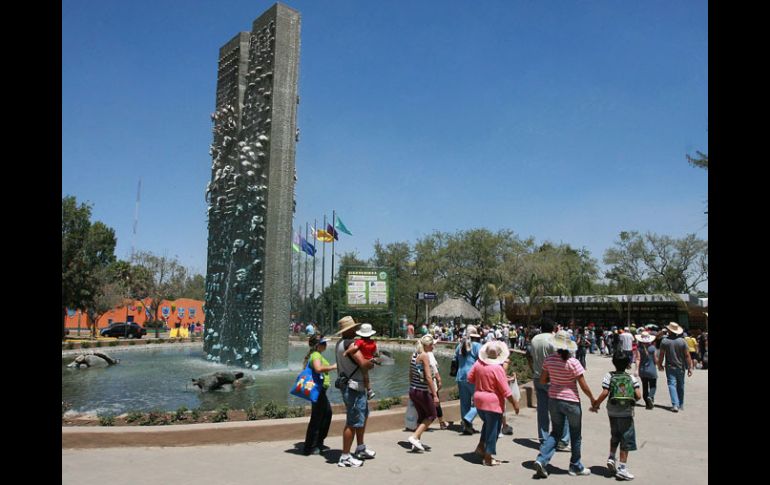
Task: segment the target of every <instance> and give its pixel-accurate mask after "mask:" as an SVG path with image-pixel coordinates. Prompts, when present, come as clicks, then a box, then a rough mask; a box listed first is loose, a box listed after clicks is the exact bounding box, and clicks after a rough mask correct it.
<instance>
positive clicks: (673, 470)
mask: <svg viewBox="0 0 770 485" xmlns="http://www.w3.org/2000/svg"><path fill="white" fill-rule="evenodd" d="M587 364H588V370H587V372H586V380H587V381H588V384H589V385H590V386H591V390H592V391H593V393H594V395H595V396H598V394H599V392H600V391H601V379H602V376H603V375H604V374H605V373H606V372H607V371H609V370H610V369H611V368H612V363H611V361H610V359H609V358H606V357H600V356H597V355H590V354H589V355H588V356H587ZM404 379H406V376H405V377H404ZM331 392H337V391H336V390H332V391H331ZM580 394H581V399H582V400H583V411H584V414H583V445H582V461H583V463H584V464H585V466H586V467H588V468H590V469H591V471H592V475H591V476H588V477H572V476H569V475H568V474H567V468H568V463H569V453H568V452H566V453H565V452H558V453H556V455H555V456H554V458H553V459H552V460H551V463H550V465H549V466H548V472H549V474H550V476H549V477H548V478H547V479H545V480H547V483H552V484H558V483H574V482H575V481H578V482H581V483H608V482H609V481H612V482H615V481H616V479H615V478H614V477H612V478H610V477H608V471H607V469H606V467H605V462H606V458H607V454H608V451H609V433H610V432H609V420H608V418H607V411H606V401H605V403H603V404H602V409H601V410H600V411H599V413H598V414H596V413H591V412H589V411H588V407H589V406H588V405H587V404H586V398H585V396H584V395H583V394H582V392H581V393H580ZM523 404H524V403H522V410H521V414H520V415H519V416H515V417H513V418H512V419H509V424H512V425H513V428H514V434H513V436H505V437H502V438H500V439H499V440H498V444H497V450H498V453H497V455H496V457H497V458H498V459H499V460H502V461H503V464H502V465H500V466H497V467H484V466H482V465H481V459H480V458H479V457H477V456H476V455H475V454H474V453H473V450H474V448H475V446H476V444H477V443H478V437H479V435H478V434H476V435H473V436H463V435H460V434H459V433H457V432H455V431H451V430H446V431H441V430H439V429H438V425H437V423H436V424H434V426H433V427H432V429H431V430H430V431H428V432H426V433H425V434H424V435H423V439H422V441H423V443H424V444H426V445H428V446H430V447H431V450H430V451H426V452H425V453H421V454H416V453H412V452H411V451H410V445H409V444H408V442H407V438H408V436H409V435H410V432H408V431H403V430H395V431H385V432H379V433H368V434H367V435H366V437H367V439H366V442H367V445H368V446H369V447H370V448H372V449H374V450H376V451H377V457H376V458H375V459H373V460H368V461H366V462H365V464H364V466H363V467H361V468H339V467H337V459H338V458H339V455H340V449H339V448H340V447H341V442H342V439H341V438H340V437H333V438H330V439H328V440H327V443H326V444H327V445H329V446H331V447H332V449H331V450H330V451H328V452H327V453H326V456H309V457H306V456H303V455H301V454H299V453H298V451H297V450H296V446H297V445H299V443H298V442H297V441H298V440H288V441H274V442H262V443H246V444H234V445H216V446H193V447H169V448H148V447H138V448H104V449H65V450H62V483H63V484H77V485H104V484H109V485H123V484H132V485H133V484H138V483H141V484H143V485H154V484H158V485H161V484H162V485H168V484H176V483H179V484H185V485H196V484H201V485H203V484H205V485H211V484H216V485H231V484H232V485H240V484H273V483H275V484H288V483H313V484H327V483H328V484H339V483H346V482H351V481H353V480H355V481H356V482H357V483H366V484H367V485H372V484H380V483H382V484H410V485H413V484H416V483H437V484H438V483H442V484H455V483H468V484H470V483H476V482H477V483H484V484H485V485H491V484H512V483H521V482H522V481H526V480H538V479H536V478H534V467H533V461H534V459H535V457H536V456H537V439H536V419H537V416H536V412H535V409H534V408H526V407H523ZM669 405H670V400H669V396H668V388H667V386H666V385H665V373H660V375H659V378H658V391H657V395H656V408H655V409H654V410H646V409H645V408H644V407H643V406H637V408H636V417H635V423H636V436H637V446H638V450H637V451H633V452H631V453H630V455H629V464H628V466H629V470H630V471H631V472H632V473H633V474H634V475H635V476H636V479H635V481H636V482H642V483H666V484H668V485H685V484H688V485H689V484H693V483H698V484H705V483H708V371H704V370H700V369H697V370H695V371H694V372H693V376H692V377H691V378H687V384H686V389H685V410H684V411H682V412H680V413H678V414H674V413H672V412H670V411H669V410H668V407H669ZM509 408H510V405H509ZM509 416H514V415H513V413H512V412H510V410H509ZM448 418H449V419H450V420H456V419H457V416H448ZM308 419H309V418H308ZM474 426H475V427H476V428H477V429H480V428H481V422H480V420H477V421H476V422H475V423H474ZM452 429H459V427H455V426H453V427H452ZM354 446H355V445H354ZM482 480H483V482H482Z"/></svg>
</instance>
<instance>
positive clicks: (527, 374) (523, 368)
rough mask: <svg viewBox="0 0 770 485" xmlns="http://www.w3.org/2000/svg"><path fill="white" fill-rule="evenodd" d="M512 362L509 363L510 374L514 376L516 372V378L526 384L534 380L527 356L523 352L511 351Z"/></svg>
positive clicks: (520, 382) (510, 358)
mask: <svg viewBox="0 0 770 485" xmlns="http://www.w3.org/2000/svg"><path fill="white" fill-rule="evenodd" d="M509 360H510V364H509V365H508V375H509V376H512V375H513V374H514V373H515V374H516V378H517V379H518V381H519V384H526V383H527V382H529V381H531V380H532V371H531V370H530V369H529V365H528V364H527V358H526V356H524V355H523V354H520V353H518V352H511V355H510V357H509Z"/></svg>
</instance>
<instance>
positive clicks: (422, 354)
mask: <svg viewBox="0 0 770 485" xmlns="http://www.w3.org/2000/svg"><path fill="white" fill-rule="evenodd" d="M433 343H434V339H433V337H432V336H431V335H430V334H426V335H423V336H422V337H420V340H419V341H418V342H417V350H415V352H414V353H413V354H412V359H411V360H410V361H409V399H411V400H412V402H413V403H414V407H415V409H417V429H415V431H414V434H413V435H412V436H410V437H409V439H408V441H409V443H411V445H412V451H425V447H424V446H423V444H422V441H420V438H422V434H423V433H424V432H425V430H427V429H428V428H429V427H430V425H431V423H432V422H433V421H434V420H435V419H436V405H438V403H439V399H438V389H437V388H436V384H435V382H434V380H433V372H432V371H431V365H430V357H428V353H429V352H432V351H433Z"/></svg>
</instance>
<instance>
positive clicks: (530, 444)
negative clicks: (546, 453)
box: [513, 438, 540, 451]
mask: <svg viewBox="0 0 770 485" xmlns="http://www.w3.org/2000/svg"><path fill="white" fill-rule="evenodd" d="M513 442H514V443H516V444H517V445H521V446H526V447H527V448H532V449H533V450H537V451H540V442H539V441H537V440H535V439H532V438H514V439H513Z"/></svg>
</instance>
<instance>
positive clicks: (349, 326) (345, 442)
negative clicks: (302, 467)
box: [335, 315, 376, 467]
mask: <svg viewBox="0 0 770 485" xmlns="http://www.w3.org/2000/svg"><path fill="white" fill-rule="evenodd" d="M337 325H338V327H339V330H338V331H337V333H335V335H341V338H340V341H339V342H337V347H336V358H337V373H338V374H339V375H340V376H342V375H344V376H346V377H347V378H348V379H349V381H348V385H346V386H345V387H343V388H342V389H340V392H341V393H342V400H343V402H344V403H345V411H346V417H345V429H344V430H343V432H342V454H341V455H340V459H339V462H337V466H340V467H359V466H361V465H363V464H364V462H363V459H370V458H374V456H375V454H376V453H375V451H374V450H372V449H369V448H367V447H366V445H365V444H364V434H365V432H366V422H367V420H368V419H369V404H368V401H367V399H366V388H365V387H364V381H363V376H362V375H361V372H360V371H359V368H365V369H371V368H372V367H374V363H373V362H372V361H371V360H366V359H365V358H364V356H363V355H362V353H361V352H356V353H354V354H353V355H352V356H350V357H346V356H345V350H347V348H348V347H350V346H351V345H352V344H353V341H354V339H355V338H356V329H357V328H358V325H359V324H358V323H356V322H355V320H353V317H351V316H349V315H348V316H345V317H342V318H341V319H340V320H339V321H338V322H337ZM353 436H355V438H356V442H357V444H358V446H357V447H356V451H355V453H354V454H355V455H356V456H353V455H351V454H350V447H351V446H353Z"/></svg>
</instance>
